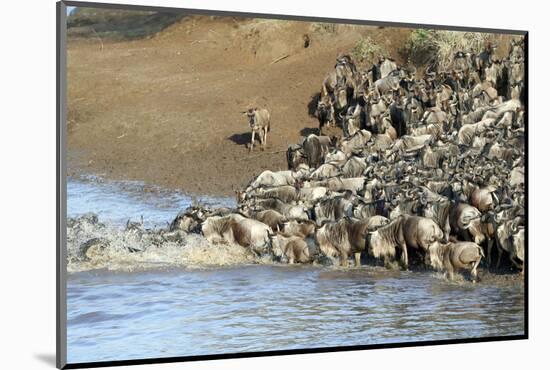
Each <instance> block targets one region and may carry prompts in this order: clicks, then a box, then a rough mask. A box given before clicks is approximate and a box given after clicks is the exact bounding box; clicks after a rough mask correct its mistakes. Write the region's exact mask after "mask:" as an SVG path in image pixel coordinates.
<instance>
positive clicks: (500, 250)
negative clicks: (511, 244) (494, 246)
mask: <svg viewBox="0 0 550 370" xmlns="http://www.w3.org/2000/svg"><path fill="white" fill-rule="evenodd" d="M501 257H502V249H501V248H498V258H497V270H498V268H499V267H500V258H501Z"/></svg>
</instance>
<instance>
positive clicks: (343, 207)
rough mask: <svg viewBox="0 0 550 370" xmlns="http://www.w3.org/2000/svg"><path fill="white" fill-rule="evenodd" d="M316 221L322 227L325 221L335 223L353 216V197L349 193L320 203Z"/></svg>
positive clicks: (316, 212)
mask: <svg viewBox="0 0 550 370" xmlns="http://www.w3.org/2000/svg"><path fill="white" fill-rule="evenodd" d="M314 212H315V221H316V222H317V225H322V223H323V222H324V221H335V220H339V219H341V218H343V217H345V216H348V217H351V216H352V214H353V195H352V193H351V191H348V192H346V193H345V195H343V196H335V197H329V198H326V199H323V200H321V201H319V202H318V203H317V204H316V205H315V207H314Z"/></svg>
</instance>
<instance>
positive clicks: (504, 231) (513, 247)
mask: <svg viewBox="0 0 550 370" xmlns="http://www.w3.org/2000/svg"><path fill="white" fill-rule="evenodd" d="M520 221H521V220H520V219H519V218H515V219H513V220H507V221H505V222H504V223H503V224H502V225H500V226H499V227H498V228H497V235H496V236H497V243H498V260H497V268H498V267H499V266H500V260H501V257H502V252H507V253H508V256H509V258H510V262H512V264H513V265H514V266H516V267H518V268H519V269H520V270H521V272H522V273H523V271H524V266H523V262H524V254H525V246H524V243H525V231H524V228H523V227H522V226H520V225H519V223H520ZM518 261H519V262H518Z"/></svg>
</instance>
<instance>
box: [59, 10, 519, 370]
mask: <svg viewBox="0 0 550 370" xmlns="http://www.w3.org/2000/svg"><path fill="white" fill-rule="evenodd" d="M67 6H75V7H88V8H104V9H125V10H143V11H157V12H166V13H178V14H179V13H185V14H188V15H207V16H226V17H243V18H264V19H280V20H291V21H306V22H330V23H341V24H355V25H367V26H382V27H401V28H424V29H436V30H448V31H462V32H484V33H498V34H510V35H518V36H524V45H525V49H524V50H525V62H524V63H525V92H524V94H525V122H526V123H525V154H524V156H525V183H524V186H525V199H526V200H525V211H526V212H525V213H526V215H525V230H526V234H525V245H526V248H525V271H524V273H525V275H524V294H525V297H524V334H522V335H513V336H494V337H479V338H463V339H449V340H433V341H418V342H396V343H384V344H369V345H357V346H339V347H319V348H304V349H290V350H275V351H260V352H238V353H223V354H210V355H200V356H177V357H164V358H163V357H159V358H143V359H133V360H117V361H97V362H81V363H67V307H66V304H67V300H66V299H67V285H66V283H67V266H66V242H67V235H66V234H67V228H66V213H67V204H66V193H67V192H66V187H67V176H66V170H67V168H66V154H67V153H66V105H67V95H66V94H67V74H66V73H67V68H66V67H67V66H66V59H67V22H66V21H67V10H66V9H67ZM56 19H57V30H56V31H57V34H56V46H57V61H56V76H57V79H56V90H57V95H56V121H57V124H56V131H57V140H56V176H57V183H56V219H57V232H56V242H57V243H56V244H57V245H56V301H57V309H56V367H57V368H58V369H81V368H96V367H112V366H127V365H146V364H160V363H174V362H191V361H205V360H223V359H235V358H251V357H267V356H286V355H297V354H314V353H329V352H347V351H360V350H369V349H383V348H407V347H417V346H418V347H423V346H434V345H447V344H467V343H484V342H499V341H510V340H524V339H529V109H528V102H529V41H528V38H529V32H528V31H525V30H511V29H496V28H481V27H468V26H450V25H432V24H417V23H402V22H384V21H369V20H358V19H345V18H325V17H312V16H300V15H285V14H266V13H251V12H232V11H225V10H212V9H189V8H173V7H162V6H146V5H130V4H113V3H96V2H82V1H58V2H57V3H56Z"/></svg>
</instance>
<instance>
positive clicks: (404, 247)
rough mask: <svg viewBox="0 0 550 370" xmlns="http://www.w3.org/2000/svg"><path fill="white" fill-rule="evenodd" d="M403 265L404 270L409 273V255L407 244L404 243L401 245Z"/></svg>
mask: <svg viewBox="0 0 550 370" xmlns="http://www.w3.org/2000/svg"><path fill="white" fill-rule="evenodd" d="M401 250H402V253H401V265H402V266H403V270H405V271H407V270H408V269H409V256H408V254H407V244H405V243H403V245H401Z"/></svg>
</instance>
